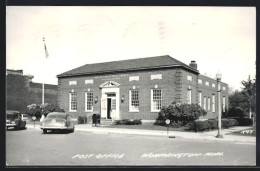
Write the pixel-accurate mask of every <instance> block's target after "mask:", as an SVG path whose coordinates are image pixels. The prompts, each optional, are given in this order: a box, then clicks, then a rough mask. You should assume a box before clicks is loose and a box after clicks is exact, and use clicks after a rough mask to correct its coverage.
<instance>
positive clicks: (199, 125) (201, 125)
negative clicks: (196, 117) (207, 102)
mask: <svg viewBox="0 0 260 171" xmlns="http://www.w3.org/2000/svg"><path fill="white" fill-rule="evenodd" d="M195 125H196V129H195V131H196V132H198V131H205V130H209V128H210V125H209V123H208V122H206V121H197V122H195Z"/></svg>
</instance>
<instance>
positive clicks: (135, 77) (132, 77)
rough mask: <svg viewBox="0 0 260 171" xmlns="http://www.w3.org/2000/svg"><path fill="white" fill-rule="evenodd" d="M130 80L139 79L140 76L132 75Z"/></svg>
mask: <svg viewBox="0 0 260 171" xmlns="http://www.w3.org/2000/svg"><path fill="white" fill-rule="evenodd" d="M129 81H139V76H130V77H129Z"/></svg>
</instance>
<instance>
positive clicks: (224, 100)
mask: <svg viewBox="0 0 260 171" xmlns="http://www.w3.org/2000/svg"><path fill="white" fill-rule="evenodd" d="M222 110H223V112H225V110H226V97H225V96H224V97H223V102H222Z"/></svg>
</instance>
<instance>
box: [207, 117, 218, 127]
mask: <svg viewBox="0 0 260 171" xmlns="http://www.w3.org/2000/svg"><path fill="white" fill-rule="evenodd" d="M207 122H208V124H209V129H217V128H218V121H217V120H216V119H209V120H207Z"/></svg>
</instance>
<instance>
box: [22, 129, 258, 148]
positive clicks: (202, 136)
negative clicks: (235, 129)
mask: <svg viewBox="0 0 260 171" xmlns="http://www.w3.org/2000/svg"><path fill="white" fill-rule="evenodd" d="M26 128H32V129H37V130H41V129H40V126H39V125H37V126H35V127H34V126H33V125H30V126H29V125H26ZM75 131H80V132H91V133H94V134H118V135H138V136H156V137H168V138H173V139H174V138H184V139H194V140H196V139H197V140H211V141H223V142H239V143H251V144H255V143H256V137H255V139H254V140H239V139H236V138H239V137H240V136H236V135H232V136H233V137H236V138H235V139H232V136H231V137H230V135H224V138H216V137H215V136H213V135H212V136H211V135H203V134H201V135H194V134H193V135H186V136H185V135H175V134H174V133H173V132H172V133H169V135H167V134H166V132H165V133H163V132H149V133H148V132H142V131H141V132H135V131H133V132H131V131H130V132H126V131H118V130H104V129H99V130H95V129H84V128H77V127H75ZM225 136H228V138H227V137H225ZM250 139H253V138H250Z"/></svg>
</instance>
